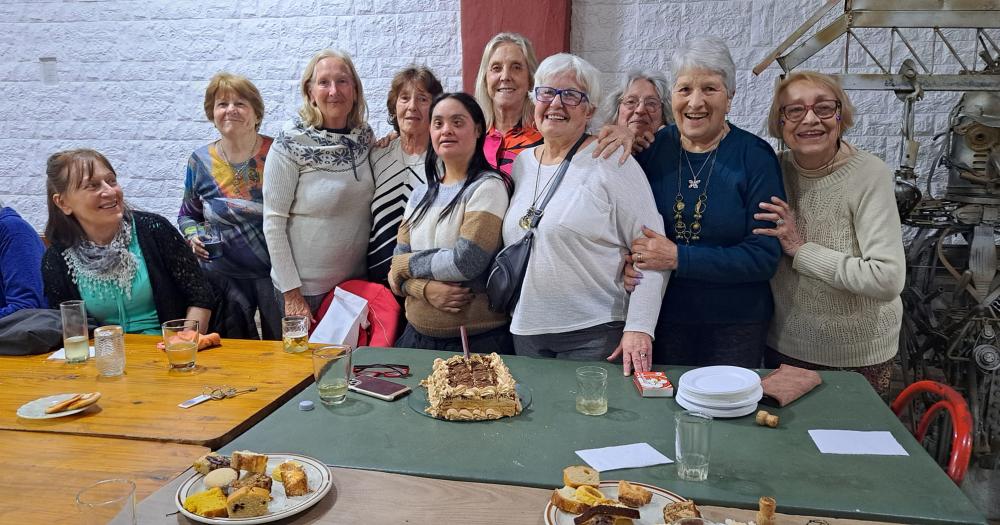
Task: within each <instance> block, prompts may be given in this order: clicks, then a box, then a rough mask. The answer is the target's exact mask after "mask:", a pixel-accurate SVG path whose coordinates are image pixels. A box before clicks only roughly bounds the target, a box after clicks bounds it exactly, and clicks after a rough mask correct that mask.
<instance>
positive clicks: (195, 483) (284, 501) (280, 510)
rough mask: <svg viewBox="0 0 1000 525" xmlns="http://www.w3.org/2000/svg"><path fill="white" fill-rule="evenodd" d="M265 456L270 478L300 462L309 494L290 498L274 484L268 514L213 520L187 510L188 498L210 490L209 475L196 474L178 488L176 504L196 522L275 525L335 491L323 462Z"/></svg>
mask: <svg viewBox="0 0 1000 525" xmlns="http://www.w3.org/2000/svg"><path fill="white" fill-rule="evenodd" d="M264 455H266V456H267V470H266V475H267V476H271V475H272V473H273V472H274V469H275V467H277V466H278V465H280V464H282V463H284V462H286V461H292V462H295V463H298V464H299V465H300V466H301V467H302V470H303V471H304V472H305V474H306V480H307V484H308V487H309V493H308V494H305V495H303V496H295V497H290V496H286V495H285V488H284V485H283V484H282V483H281V482H280V481H273V482H272V484H271V491H270V492H271V501H270V503H268V505H267V513H266V514H264V515H262V516H256V517H251V518H222V517H213V518H209V517H205V516H200V515H198V514H195V513H193V512H190V511H188V510H187V509H185V508H184V500H185V499H187V497H188V496H190V495H192V494H196V493H199V492H204V491H206V490H208V487H206V486H205V483H204V480H205V475H204V474H200V473H198V472H195V473H194V474H192V475H191V477H190V478H188V479H187V480H185V481H184V483H182V484H181V486H180V487H178V489H177V494H176V495H175V496H174V503H175V505H176V506H177V510H179V511H180V513H181V514H183V515H185V516H187V517H188V518H190V519H192V520H195V521H199V522H201V523H209V524H213V525H230V524H234V523H239V524H241V525H252V524H256V523H271V522H273V521H278V520H280V519H284V518H287V517H289V516H293V515H295V514H298V513H300V512H302V511H304V510H306V509H308V508H309V507H312V506H313V505H315V504H316V503H318V502H319V501H320V500H321V499H323V497H324V496H326V495H327V493H329V492H330V489H331V488H333V478H332V476H331V475H330V469H329V468H327V466H326V465H325V464H324V463H323V462H321V461H319V460H316V459H313V458H310V457H308V456H303V455H300V454H286V453H279V454H264ZM241 474H242V476H241V477H246V475H247V473H246V472H241Z"/></svg>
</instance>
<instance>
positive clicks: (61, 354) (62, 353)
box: [48, 347, 94, 361]
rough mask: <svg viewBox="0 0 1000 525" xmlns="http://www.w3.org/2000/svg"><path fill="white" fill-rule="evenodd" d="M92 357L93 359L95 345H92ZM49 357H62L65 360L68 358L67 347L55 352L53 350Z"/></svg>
mask: <svg viewBox="0 0 1000 525" xmlns="http://www.w3.org/2000/svg"><path fill="white" fill-rule="evenodd" d="M90 358H91V359H93V358H94V347H90ZM48 359H61V360H63V361H65V360H66V349H65V348H60V349H59V350H56V351H55V352H52V355H50V356H49V357H48Z"/></svg>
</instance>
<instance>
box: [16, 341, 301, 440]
mask: <svg viewBox="0 0 1000 525" xmlns="http://www.w3.org/2000/svg"><path fill="white" fill-rule="evenodd" d="M158 341H160V338H159V337H156V336H144V335H126V336H125V353H126V365H125V374H124V375H122V376H119V377H112V378H105V377H100V376H99V375H98V373H97V368H96V366H95V364H94V361H93V360H88V361H87V362H86V363H83V364H80V365H71V364H67V363H66V362H65V361H57V360H47V359H46V358H47V357H48V355H47V354H44V355H38V356H29V357H0V430H29V431H34V432H48V433H60V434H79V435H86V436H104V437H117V438H129V439H148V440H155V441H169V442H173V443H189V444H196V445H203V446H207V447H210V448H213V449H215V448H218V447H220V446H222V445H224V444H225V443H228V442H229V441H231V440H232V439H233V438H235V437H236V436H238V435H240V434H241V433H242V432H243V431H245V430H246V429H248V428H250V427H251V426H253V425H254V424H255V423H257V422H258V421H260V420H261V419H262V418H264V417H265V416H266V415H267V414H269V413H271V412H272V411H273V410H274V409H276V408H277V407H279V406H281V405H282V404H283V403H284V402H285V401H286V400H288V399H290V398H291V397H293V396H294V395H295V394H297V393H298V392H300V391H301V390H302V389H303V388H305V387H306V385H308V384H310V383H311V382H312V380H313V379H312V377H313V376H312V361H311V357H310V356H309V354H307V353H306V354H288V353H285V352H283V351H282V347H281V342H279V341H249V340H237V339H226V340H223V342H222V346H220V347H216V348H211V349H208V350H204V351H202V352H199V353H198V357H197V368H196V369H195V370H194V371H192V372H174V371H169V370H168V363H167V358H166V356H165V355H164V353H163V352H162V351H160V350H158V349H157V348H156V343H157V342H158ZM207 385H229V386H233V387H238V388H243V387H249V386H256V387H257V391H256V392H251V393H247V394H242V395H240V396H238V397H234V398H231V399H225V400H222V401H208V402H205V403H202V404H200V405H197V406H195V407H192V408H189V409H182V408H179V407H178V406H177V404H178V403H180V402H182V401H184V400H186V399H190V398H192V397H194V396H196V395H198V394H200V393H201V391H202V389H203V388H204V387H205V386H207ZM92 391H99V392H101V393H102V397H101V400H100V402H99V403H98V404H97V405H94V406H92V407H91V408H90V409H88V410H85V411H83V412H81V413H79V414H76V415H72V416H67V417H62V418H57V419H44V420H29V419H22V418H19V417H18V416H17V414H16V411H17V408H18V407H20V406H21V405H23V404H24V403H27V402H28V401H31V400H33V399H36V398H39V397H44V396H49V395H53V394H59V393H64V392H92Z"/></svg>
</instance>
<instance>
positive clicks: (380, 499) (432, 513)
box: [137, 467, 878, 525]
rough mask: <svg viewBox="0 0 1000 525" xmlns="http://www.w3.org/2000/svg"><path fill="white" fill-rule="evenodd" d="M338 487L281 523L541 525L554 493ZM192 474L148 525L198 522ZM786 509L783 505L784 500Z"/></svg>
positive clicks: (387, 482)
mask: <svg viewBox="0 0 1000 525" xmlns="http://www.w3.org/2000/svg"><path fill="white" fill-rule="evenodd" d="M330 472H331V474H332V475H333V484H334V488H333V490H331V491H330V493H329V494H327V495H326V497H325V498H323V501H320V502H319V503H317V504H316V506H314V507H312V508H311V509H309V510H306V511H304V512H303V513H302V514H299V515H298V516H296V517H295V518H292V519H289V520H286V521H282V522H281V523H291V522H294V523H296V524H297V525H298V524H301V525H307V524H313V523H315V524H322V525H333V524H341V523H342V524H350V525H354V524H357V523H434V524H435V525H447V524H455V525H495V524H497V523H511V524H519V523H523V524H528V525H541V524H542V523H544V520H543V517H542V513H543V511H544V509H545V504H546V503H547V502H548V501H549V498H550V497H551V495H552V491H551V490H545V489H535V488H528V487H517V486H513V485H494V484H488V483H471V482H467V481H448V480H443V479H432V478H421V477H416V476H405V475H402V474H389V473H386V472H375V471H369V470H356V469H345V468H338V467H333V468H331V469H330ZM190 473H191V471H188V472H185V473H184V474H183V475H181V476H178V477H177V479H176V480H174V481H173V482H172V483H170V484H168V485H166V486H164V487H163V488H162V489H160V490H158V491H156V493H155V494H153V495H152V496H150V497H149V498H147V499H146V500H145V501H143V502H142V503H141V504H140V505H139V509H138V513H137V514H138V518H139V523H142V524H144V525H145V524H173V525H188V524H194V523H197V522H195V521H192V520H189V519H188V518H186V517H184V516H183V515H181V514H175V515H171V516H167V514H169V513H172V512H174V511H175V510H177V509H176V507H175V506H174V494H175V493H176V492H177V487H178V486H179V485H180V484H181V483H183V482H184V480H185V479H187V478H188V476H189V475H190ZM609 479H610V478H609ZM778 504H779V505H780V504H781V502H780V501H779V502H778ZM700 508H701V511H702V514H703V515H704V516H705V517H706V518H709V519H711V520H713V521H717V522H719V523H723V522H724V521H725V519H726V518H732V519H737V520H740V521H744V522H745V521H749V520H752V519H754V518H755V513H754V512H751V511H747V510H740V509H729V508H723V507H709V506H701V507H700ZM811 518H813V516H795V515H787V514H780V513H779V514H778V520H777V525H793V524H794V525H804V524H805V523H806V522H807V521H809V520H810V519H811ZM822 520H823V522H824V523H827V524H829V525H870V524H875V523H878V522H874V521H858V520H849V519H832V518H822Z"/></svg>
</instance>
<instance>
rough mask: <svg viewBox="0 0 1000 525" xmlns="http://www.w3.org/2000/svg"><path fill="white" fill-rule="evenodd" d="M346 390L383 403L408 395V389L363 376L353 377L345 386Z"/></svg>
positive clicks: (397, 384)
mask: <svg viewBox="0 0 1000 525" xmlns="http://www.w3.org/2000/svg"><path fill="white" fill-rule="evenodd" d="M347 388H348V390H353V391H354V392H357V393H359V394H364V395H366V396H372V397H375V398H378V399H382V400H385V401H395V400H397V399H399V398H401V397H403V396H405V395H406V394H409V393H410V387H408V386H406V385H401V384H399V383H393V382H392V381H386V380H385V379H379V378H377V377H372V376H369V375H365V374H358V375H356V376H354V380H353V381H351V383H350V384H349V385H348V386H347Z"/></svg>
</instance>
